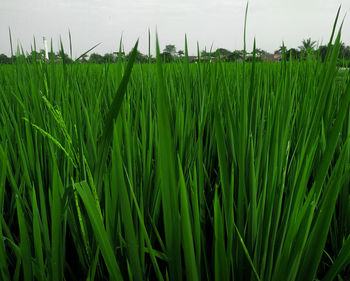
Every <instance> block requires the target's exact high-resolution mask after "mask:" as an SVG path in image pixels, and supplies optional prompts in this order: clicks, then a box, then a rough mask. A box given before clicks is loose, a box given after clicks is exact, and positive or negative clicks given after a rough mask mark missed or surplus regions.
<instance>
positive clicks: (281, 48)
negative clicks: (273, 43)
mask: <svg viewBox="0 0 350 281" xmlns="http://www.w3.org/2000/svg"><path fill="white" fill-rule="evenodd" d="M283 51H285V52H287V46H284V45H281V46H280V47H279V48H278V49H277V50H276V51H275V52H274V53H275V54H282V53H283Z"/></svg>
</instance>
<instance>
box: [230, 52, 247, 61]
mask: <svg viewBox="0 0 350 281" xmlns="http://www.w3.org/2000/svg"><path fill="white" fill-rule="evenodd" d="M242 54H243V53H242V52H241V51H238V50H235V51H233V52H232V53H231V54H230V55H228V60H229V61H237V60H241V59H242Z"/></svg>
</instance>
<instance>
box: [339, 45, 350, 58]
mask: <svg viewBox="0 0 350 281" xmlns="http://www.w3.org/2000/svg"><path fill="white" fill-rule="evenodd" d="M339 57H340V58H341V59H347V60H348V59H350V46H345V44H344V42H342V43H341V45H340V52H339Z"/></svg>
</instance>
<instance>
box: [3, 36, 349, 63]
mask: <svg viewBox="0 0 350 281" xmlns="http://www.w3.org/2000/svg"><path fill="white" fill-rule="evenodd" d="M327 48H328V47H327V45H320V46H316V41H313V40H311V38H308V39H304V40H302V44H301V45H300V46H299V47H297V48H290V49H288V48H287V46H284V45H282V46H280V47H279V49H277V50H276V51H275V52H274V53H273V54H270V53H269V52H267V51H265V50H262V49H259V48H257V49H255V54H256V59H257V60H262V61H263V60H268V58H269V57H271V56H273V55H278V54H280V55H281V54H284V55H285V56H286V59H287V60H289V59H290V58H293V59H304V58H306V57H307V56H308V55H319V56H320V57H321V58H322V59H324V58H325V56H326V53H327ZM130 55H131V52H130V53H128V54H125V52H124V51H122V52H120V53H119V52H113V53H106V54H104V55H101V54H98V53H92V54H91V55H90V56H88V55H87V54H85V55H83V56H82V57H81V58H80V59H79V62H80V63H95V64H102V63H107V62H110V63H115V62H117V60H118V58H122V59H123V60H128V58H129V56H130ZM184 55H185V52H184V51H183V50H178V51H177V50H176V47H175V45H166V46H165V48H164V50H163V52H162V53H161V58H162V60H163V61H164V62H172V61H178V60H182V59H183V58H184ZM217 56H220V57H221V58H222V59H223V60H225V61H237V60H243V59H246V60H248V61H249V60H250V59H252V55H251V54H249V53H247V52H244V51H243V50H235V51H230V50H227V49H224V48H218V49H216V50H215V51H210V52H209V51H207V50H202V51H201V52H200V57H201V59H202V60H206V59H208V60H212V59H215V58H216V57H217ZM44 58H45V51H44V50H40V51H39V52H37V51H31V52H30V53H27V54H25V55H24V54H21V55H16V56H12V57H7V56H6V55H5V54H0V64H11V63H14V62H15V61H16V60H26V61H29V62H32V61H34V60H36V61H38V60H43V59H44ZM277 58H278V56H277ZM339 58H340V59H343V60H347V61H349V60H350V46H346V45H345V44H344V43H341V49H340V54H339ZM189 60H190V61H195V60H198V57H197V56H190V57H189ZM49 61H56V62H58V61H65V62H66V63H71V62H72V58H70V57H69V56H68V55H67V54H66V53H64V52H63V51H59V52H57V53H55V52H49ZM135 61H136V62H138V63H147V62H154V61H155V58H154V57H152V56H151V55H145V54H142V53H141V52H139V51H137V54H136V59H135Z"/></svg>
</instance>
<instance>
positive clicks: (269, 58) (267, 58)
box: [263, 53, 282, 62]
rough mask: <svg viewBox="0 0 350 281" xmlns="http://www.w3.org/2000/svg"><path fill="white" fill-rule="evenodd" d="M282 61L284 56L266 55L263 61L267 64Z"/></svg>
mask: <svg viewBox="0 0 350 281" xmlns="http://www.w3.org/2000/svg"><path fill="white" fill-rule="evenodd" d="M281 59H282V54H279V53H277V54H265V55H264V56H263V60H264V61H266V62H276V61H280V60H281Z"/></svg>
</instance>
